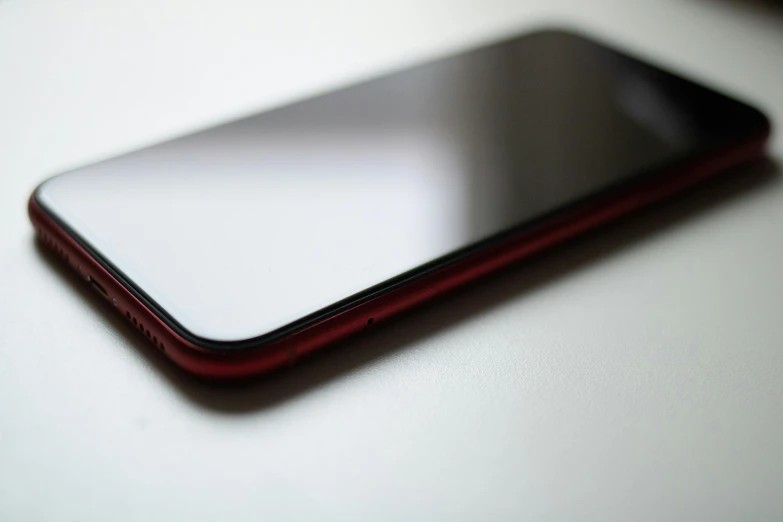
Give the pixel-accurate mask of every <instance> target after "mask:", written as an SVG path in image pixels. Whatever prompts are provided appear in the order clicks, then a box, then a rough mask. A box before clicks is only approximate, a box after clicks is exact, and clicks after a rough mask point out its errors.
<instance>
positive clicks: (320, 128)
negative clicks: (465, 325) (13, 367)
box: [39, 33, 721, 341]
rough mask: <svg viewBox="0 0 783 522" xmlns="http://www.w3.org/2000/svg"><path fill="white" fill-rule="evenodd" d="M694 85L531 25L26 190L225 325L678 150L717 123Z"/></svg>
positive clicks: (295, 304)
mask: <svg viewBox="0 0 783 522" xmlns="http://www.w3.org/2000/svg"><path fill="white" fill-rule="evenodd" d="M694 96H698V97H699V99H700V100H702V101H701V102H700V103H702V104H705V103H707V102H706V101H704V100H710V99H711V98H709V97H710V96H712V97H713V98H714V97H716V96H717V95H715V94H713V93H709V92H707V91H705V90H701V89H699V88H697V87H695V86H693V85H691V84H685V83H684V82H681V81H679V80H677V79H675V78H673V77H670V76H667V75H665V74H663V73H661V72H659V71H653V70H652V69H648V68H646V67H644V66H642V65H640V64H638V63H637V62H633V61H631V60H629V59H627V58H624V57H621V56H618V55H616V54H614V53H611V52H609V51H607V50H605V49H603V48H600V47H597V46H595V45H593V44H590V43H588V42H586V41H584V40H581V39H578V38H575V37H571V36H567V35H564V34H559V33H542V34H538V35H534V36H530V37H525V38H521V39H517V40H513V41H509V42H505V43H501V44H498V45H495V46H492V47H488V48H485V49H482V50H479V51H474V52H471V53H468V54H465V55H462V56H459V57H454V58H449V59H445V60H442V61H438V62H434V63H431V64H426V65H423V66H419V67H416V68H414V69H411V70H408V71H405V72H403V73H399V74H396V75H391V76H388V77H384V78H381V79H378V80H374V81H371V82H369V83H366V84H363V85H360V86H357V87H352V88H349V89H345V90H342V91H339V92H336V93H333V94H328V95H325V96H321V97H318V98H315V99H312V100H308V101H305V102H302V103H299V104H296V105H294V106H290V107H287V108H283V109H278V110H275V111H272V112H269V113H266V114H262V115H259V116H255V117H252V118H248V119H245V120H242V121H239V122H236V123H233V124H230V125H226V126H222V127H219V128H216V129H213V130H209V131H206V132H201V133H198V134H195V135H192V136H188V137H185V138H181V139H178V140H175V141H172V142H168V143H165V144H162V145H159V146H156V147H153V148H150V149H146V150H143V151H139V152H135V153H133V154H130V155H127V156H124V157H121V158H118V159H114V160H110V161H106V162H103V163H100V164H97V165H94V166H90V167H86V168H82V169H79V170H77V171H74V172H70V173H67V174H65V175H62V176H59V177H57V178H54V179H52V180H51V181H49V182H47V183H46V184H45V185H44V186H43V188H42V189H41V191H40V192H39V199H40V201H41V203H42V204H44V205H45V206H46V207H47V208H48V209H49V210H50V211H52V212H54V213H55V214H56V215H57V216H58V217H59V218H60V219H61V220H63V221H64V222H66V223H67V224H68V225H69V226H70V227H71V228H72V229H73V230H75V231H76V232H77V233H78V234H79V235H80V236H81V237H82V238H83V239H84V240H86V241H87V242H88V243H89V244H91V245H92V246H93V247H94V249H95V250H97V251H98V252H100V254H101V255H102V256H103V257H104V258H105V259H107V260H108V261H109V262H111V263H112V264H113V265H114V266H116V267H117V268H118V269H119V270H120V271H122V272H123V273H124V274H125V275H126V276H127V277H128V278H129V279H130V280H131V281H132V282H133V283H134V284H135V285H136V287H137V288H140V289H142V290H143V291H144V292H145V293H146V294H148V295H149V297H151V298H152V299H153V300H154V301H155V302H156V303H158V305H160V306H161V307H162V308H163V309H164V310H165V311H166V312H167V313H168V314H170V315H171V316H172V317H173V318H174V319H175V320H176V321H177V322H178V323H179V324H180V325H182V326H183V327H184V328H186V329H187V330H189V331H190V332H191V333H193V334H195V335H197V336H200V337H204V338H207V339H210V340H216V341H235V340H242V339H247V338H252V337H255V336H259V335H262V334H265V333H268V332H270V331H272V330H274V329H276V328H280V327H282V326H284V325H286V324H288V323H290V322H291V321H294V320H296V319H299V318H301V317H303V316H305V315H307V314H310V313H313V312H316V311H317V310H319V309H322V308H324V307H326V306H329V305H330V304H333V303H335V302H336V301H339V300H341V299H344V298H347V297H349V296H351V295H353V294H356V293H358V292H361V291H362V290H364V289H367V288H368V287H371V286H373V285H377V284H379V283H381V282H383V281H385V280H388V279H389V278H392V277H394V276H396V275H398V274H401V273H403V272H406V271H409V270H412V269H414V268H416V267H417V266H420V265H422V264H423V263H426V262H429V261H432V260H434V259H436V258H438V257H441V256H443V255H445V254H448V253H450V252H453V251H455V250H457V249H459V248H462V247H465V246H467V245H470V244H471V243H473V242H476V241H478V240H480V239H483V238H486V237H489V236H491V235H492V234H496V233H498V232H501V231H503V230H504V229H507V228H509V227H511V226H514V225H517V224H520V223H523V222H525V221H526V220H529V219H531V218H533V217H535V216H537V215H540V214H541V213H543V212H547V211H551V210H553V209H555V208H557V207H560V206H563V205H565V204H568V203H569V202H573V201H575V200H578V199H580V198H583V197H585V196H587V195H589V194H591V193H594V192H596V191H599V190H600V189H602V188H605V187H607V186H609V185H611V184H613V183H616V182H618V181H620V180H622V179H624V178H627V177H629V176H631V175H633V174H636V173H639V172H640V171H642V170H644V169H649V168H651V167H654V166H656V165H661V164H663V163H665V162H667V161H670V160H672V159H674V158H676V157H678V156H679V155H682V154H683V153H684V152H686V151H688V150H690V149H692V148H693V147H695V146H696V145H697V139H698V140H702V141H703V140H705V139H710V136H709V133H710V132H720V131H721V129H720V128H719V126H717V125H716V124H715V122H714V121H712V120H710V119H709V118H714V116H708V114H711V112H710V111H707V110H704V111H703V112H704V114H703V115H702V114H700V113H698V110H699V109H698V107H697V105H694V103H693V101H692V100H693V99H694ZM694 107H696V109H694ZM710 129H713V130H710Z"/></svg>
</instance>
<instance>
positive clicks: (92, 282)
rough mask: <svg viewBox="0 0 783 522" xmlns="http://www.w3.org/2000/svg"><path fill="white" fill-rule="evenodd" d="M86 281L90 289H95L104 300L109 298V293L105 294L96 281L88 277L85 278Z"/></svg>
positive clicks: (104, 290)
mask: <svg viewBox="0 0 783 522" xmlns="http://www.w3.org/2000/svg"><path fill="white" fill-rule="evenodd" d="M87 279H88V280H89V281H90V284H91V285H92V287H93V288H94V289H95V291H96V292H98V293H99V294H101V295H102V296H103V297H105V298H106V299H108V298H109V293H108V292H106V289H105V288H103V286H101V284H100V283H99V282H98V281H96V280H95V279H93V278H92V277H89V276H88V277H87Z"/></svg>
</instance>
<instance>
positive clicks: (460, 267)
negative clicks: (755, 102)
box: [28, 127, 770, 380]
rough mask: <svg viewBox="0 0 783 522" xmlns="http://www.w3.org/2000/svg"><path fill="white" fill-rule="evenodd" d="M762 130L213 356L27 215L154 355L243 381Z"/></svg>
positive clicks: (56, 229) (713, 159) (614, 212)
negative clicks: (279, 333) (276, 334)
mask: <svg viewBox="0 0 783 522" xmlns="http://www.w3.org/2000/svg"><path fill="white" fill-rule="evenodd" d="M769 134H770V130H769V127H767V128H766V129H764V130H763V131H762V132H760V133H758V134H755V135H753V136H751V137H749V138H748V139H746V140H744V141H742V142H738V143H735V144H733V145H730V146H727V147H724V148H723V149H721V150H719V151H717V152H713V153H710V154H708V155H706V156H704V157H701V158H697V159H694V160H691V161H689V162H686V163H684V164H681V165H679V166H676V167H674V168H670V169H667V170H664V171H661V172H660V173H658V174H656V175H653V176H651V177H646V178H644V179H642V180H640V181H637V182H635V183H632V184H630V185H627V186H625V187H623V188H622V189H620V190H618V191H615V192H613V193H611V194H608V195H607V194H604V195H599V196H596V197H595V198H593V199H592V200H590V201H588V202H587V203H584V204H581V205H579V206H577V207H576V208H572V209H569V210H568V211H566V212H565V213H562V214H557V215H555V216H553V217H552V218H550V219H548V220H546V221H544V222H542V223H539V224H538V225H536V226H534V227H531V228H527V229H525V230H523V231H521V232H519V233H517V234H513V235H511V236H508V237H506V238H504V239H503V240H502V241H500V242H498V243H495V244H493V245H491V246H488V247H486V248H484V249H480V250H478V251H474V252H473V253H471V254H468V255H467V256H465V257H463V258H460V259H458V260H457V261H454V262H453V263H451V264H449V265H447V266H444V267H441V268H439V269H436V270H433V271H432V272H429V273H427V274H425V275H423V276H421V277H419V278H417V279H415V280H413V281H411V282H409V283H407V284H404V285H402V286H399V287H396V288H393V289H391V290H389V291H387V292H385V293H383V294H381V295H378V296H377V297H374V298H372V299H370V300H368V301H365V302H361V303H358V304H356V305H355V306H352V307H349V308H348V309H344V310H342V311H339V312H336V313H334V314H332V315H329V316H328V317H325V318H323V319H321V320H320V321H318V322H316V323H314V324H311V325H307V326H304V327H301V328H300V329H298V330H295V331H293V332H291V333H289V334H287V335H285V336H284V337H282V338H279V339H277V340H274V341H269V342H266V343H263V344H259V345H258V346H255V347H252V348H246V349H231V350H214V349H209V348H207V347H204V346H200V345H198V344H196V343H194V342H191V341H189V340H188V339H185V338H184V337H182V336H181V335H179V334H178V333H177V332H176V331H174V330H173V329H172V328H171V327H170V326H169V325H168V324H167V323H166V322H165V321H164V320H163V319H162V318H161V317H160V316H158V314H157V313H156V312H155V311H154V310H152V309H150V308H149V307H147V306H146V305H145V304H144V303H142V302H141V301H140V300H139V299H138V298H137V297H136V296H135V295H134V294H133V293H132V292H131V291H130V290H129V289H128V288H127V287H126V286H125V285H124V284H123V283H122V282H120V281H119V280H117V279H116V278H115V277H114V276H113V275H112V274H111V273H110V272H109V271H108V270H107V269H106V268H104V266H103V265H102V264H101V263H100V262H99V261H98V260H97V259H95V258H94V257H93V256H92V255H91V254H90V253H89V252H88V251H86V250H85V249H84V248H83V247H82V246H81V245H80V244H79V242H78V241H76V240H75V239H74V238H73V237H72V236H71V235H70V234H69V233H68V231H66V230H65V229H64V228H63V227H62V226H60V225H59V224H58V223H57V222H56V221H55V220H54V219H53V218H52V217H51V216H50V215H49V214H48V213H47V212H46V210H45V209H44V208H42V207H41V206H40V205H39V204H38V203H37V201H36V199H35V193H33V195H32V196H31V197H30V200H29V205H28V212H29V215H30V219H31V221H32V222H33V225H34V227H35V229H36V232H37V234H38V236H39V238H40V239H41V240H42V242H43V243H44V244H45V245H47V246H48V247H50V248H51V249H53V250H54V251H55V252H56V253H58V254H59V257H60V258H61V259H62V260H63V261H64V262H65V263H66V264H67V265H68V266H70V267H71V268H72V269H74V270H75V271H76V272H77V273H79V275H80V276H81V278H82V279H83V280H86V281H88V282H90V281H95V282H97V283H98V284H99V285H100V287H102V288H103V289H104V290H105V293H106V297H107V299H108V301H109V302H111V303H112V304H113V308H115V309H116V310H117V311H118V312H119V313H120V314H121V315H122V316H124V317H125V318H126V319H127V320H129V321H131V323H132V324H133V325H134V326H135V327H136V329H137V330H140V331H141V332H142V333H143V334H144V335H145V336H146V338H147V339H149V340H150V342H151V343H152V344H153V345H154V346H155V347H156V348H158V349H159V350H161V351H163V352H164V353H165V354H166V356H168V357H169V358H170V359H171V360H172V361H174V362H175V363H176V364H177V365H178V366H180V367H181V368H183V369H185V370H186V371H188V372H190V373H192V374H195V375H197V376H200V377H205V378H209V379H222V380H230V379H242V378H247V377H252V376H255V375H258V374H262V373H265V372H268V371H270V370H273V369H276V368H279V367H282V366H285V365H289V364H292V363H293V362H295V361H296V360H297V359H299V358H300V357H302V356H303V355H306V354H309V353H311V352H313V351H315V350H317V349H319V348H322V347H324V346H326V345H328V344H331V343H333V342H334V341H337V340H339V339H342V338H344V337H346V336H348V335H351V334H353V333H356V332H359V331H361V330H362V329H364V328H365V327H367V325H368V324H377V323H378V322H380V321H382V320H385V319H387V318H389V317H391V316H393V315H395V314H397V313H399V312H402V311H403V310H407V309H409V308H411V307H413V306H415V305H418V304H420V303H423V302H424V301H427V300H429V299H432V298H434V297H436V296H438V295H440V294H443V293H444V292H447V291H449V290H451V289H454V288H456V287H458V286H462V285H464V284H466V283H468V282H471V281H474V280H475V279H477V278H479V277H481V276H484V275H486V274H489V273H490V272H494V271H497V270H499V269H500V268H503V267H505V266H507V265H509V264H511V263H514V262H516V261H519V260H521V259H524V258H527V257H529V256H531V255H532V254H534V253H537V252H540V251H542V250H544V249H546V248H549V247H552V246H554V245H556V244H558V243H561V242H563V241H565V240H566V239H569V238H572V237H574V236H576V235H578V234H581V233H584V232H586V231H588V230H590V229H594V228H596V227H598V226H600V225H603V224H606V223H608V222H610V221H613V220H615V219H617V218H618V217H620V216H623V215H626V214H629V213H630V212H633V211H636V210H639V209H642V208H644V207H647V206H649V205H652V204H653V203H656V202H658V201H660V200H662V199H665V198H668V197H670V196H673V195H675V194H677V193H680V192H683V191H685V190H687V189H689V188H691V187H694V186H696V185H698V184H700V183H702V182H704V181H707V180H708V179H710V178H712V177H714V176H716V175H717V174H719V173H721V172H723V171H725V170H727V169H729V168H730V167H733V166H735V165H738V164H740V163H743V162H746V161H749V160H751V159H754V158H758V157H760V156H762V155H763V154H764V149H765V144H766V142H767V139H768V137H769Z"/></svg>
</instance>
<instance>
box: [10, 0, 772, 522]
mask: <svg viewBox="0 0 783 522" xmlns="http://www.w3.org/2000/svg"><path fill="white" fill-rule="evenodd" d="M542 21H550V22H558V23H559V22H563V21H566V22H568V23H569V24H571V25H575V26H578V27H581V28H583V29H585V30H586V31H588V32H592V33H595V34H598V35H601V36H602V37H604V38H605V39H608V40H609V41H614V42H617V43H619V44H621V45H623V46H625V47H627V48H628V49H631V50H633V51H635V52H637V53H640V54H641V55H643V56H647V57H649V58H652V59H654V60H656V61H658V62H660V63H662V64H665V65H667V66H669V67H672V68H675V69H677V70H681V71H687V73H688V74H689V75H690V76H692V77H695V78H697V79H700V80H702V81H705V82H708V83H710V84H712V85H715V86H718V87H720V88H722V89H724V90H726V91H728V92H732V93H735V94H737V95H740V96H742V97H745V98H747V99H749V100H752V101H754V102H755V103H757V104H759V105H760V106H762V107H764V108H765V109H766V110H767V111H768V113H769V114H770V115H771V116H772V118H773V119H774V120H776V121H783V14H782V13H779V12H778V13H776V12H775V11H774V10H771V9H767V8H764V7H763V6H758V5H756V4H754V3H752V2H744V1H737V2H731V1H729V0H678V1H675V0H670V1H664V0H656V1H649V2H642V1H636V2H635V1H629V0H620V1H593V2H578V1H573V2H568V1H564V0H548V1H546V2H533V1H527V2H526V1H524V0H468V1H466V0H451V1H446V0H433V1H428V2H421V1H420V0H391V1H384V2H367V1H361V0H355V1H351V0H332V1H330V2H324V1H317V0H311V1H308V0H300V1H289V2H259V1H247V2H238V1H237V2H210V3H206V2H205V3H204V4H203V5H197V3H194V2H190V1H184V0H183V1H179V2H168V3H165V4H164V3H161V2H158V1H155V0H147V1H144V2H139V1H137V2H112V3H107V2H87V1H80V2H51V3H46V2H34V1H27V2H26V1H22V0H9V1H5V2H2V3H0V150H1V151H2V153H0V295H1V296H2V299H0V520H2V521H17V520H20V521H21V520H24V521H38V520H53V521H93V520H95V521H124V520H165V521H171V520H187V521H200V520H216V521H224V520H232V521H241V520H248V521H250V520H252V521H258V520H361V521H367V520H411V519H420V520H497V519H513V520H596V521H603V522H605V521H613V520H617V521H627V520H650V521H659V520H688V521H691V520H712V521H715V520H783V495H781V491H783V306H781V305H782V304H783V184H781V182H780V181H779V180H778V179H777V177H776V176H771V177H770V176H766V177H763V176H762V177H759V176H750V175H749V181H748V182H742V183H741V184H739V185H738V186H734V184H732V185H729V186H727V187H728V188H726V187H724V188H715V189H711V190H708V191H706V192H703V193H701V194H699V195H698V196H695V197H693V198H691V199H689V200H687V201H680V202H678V203H675V204H671V205H667V206H666V207H665V208H662V209H660V210H658V211H656V212H653V213H650V214H647V215H645V216H643V217H641V218H638V219H634V220H632V221H631V222H628V223H626V224H622V225H619V226H616V227H613V228H612V229H610V230H608V231H605V232H603V233H599V234H597V235H594V236H592V237H590V238H589V239H587V240H584V241H580V242H578V243H577V244H575V245H572V246H570V247H568V248H565V249H562V250H560V251H558V252H556V253H553V254H551V255H548V256H546V257H544V258H542V259H540V260H538V261H536V262H534V263H530V264H528V265H526V266H523V267H520V268H519V269H517V270H514V271H512V272H511V273H508V274H505V275H502V276H500V277H497V278H494V279H492V280H490V281H488V282H486V283H484V284H482V285H480V286H477V287H474V288H472V289H469V290H467V291H464V292H459V293H458V294H456V295H454V296H452V297H450V298H449V299H447V300H446V301H444V302H441V303H440V304H438V305H436V306H429V307H426V308H424V309H422V310H420V311H417V312H415V313H412V314H409V315H408V316H407V317H405V318H403V319H401V320H398V321H394V322H391V323H388V324H386V325H384V326H382V327H379V328H377V329H375V330H374V331H372V332H370V333H368V334H367V335H364V336H363V337H361V338H357V339H354V340H351V341H349V342H347V343H344V344H343V345H342V346H340V347H338V348H337V349H334V350H331V351H330V352H329V353H327V354H325V355H323V356H320V357H317V358H315V359H312V360H310V361H309V362H308V363H306V364H304V365H301V366H299V367H298V368H296V369H294V370H293V371H289V372H286V373H284V374H281V375H278V376H276V377H273V378H271V379H267V380H264V381H261V382H258V383H255V384H253V385H250V386H245V387H240V388H224V387H214V386H208V385H205V384H201V383H198V382H195V381H193V380H191V379H190V378H189V377H187V376H185V375H183V374H181V373H180V372H179V371H178V370H176V369H175V368H173V366H171V365H170V364H169V363H168V362H167V361H165V360H164V359H162V358H161V357H160V356H159V355H158V354H157V353H154V352H153V351H152V349H151V348H150V347H149V346H148V345H146V344H145V343H144V342H143V341H141V339H140V338H138V336H136V335H135V334H134V333H133V332H132V331H130V330H129V329H128V327H126V326H125V325H124V322H122V321H121V320H119V319H115V318H114V317H113V316H112V315H111V314H110V313H109V312H108V311H107V310H106V308H105V307H104V306H103V305H102V303H101V302H100V300H99V299H97V298H95V297H94V296H93V295H92V293H91V292H90V291H89V290H88V289H84V288H83V287H82V286H83V285H80V284H77V282H75V281H74V279H73V278H71V277H70V276H68V275H66V274H65V273H64V271H62V270H60V269H58V268H57V267H56V266H55V265H54V263H53V262H52V261H50V260H49V258H48V257H45V256H44V255H42V254H41V252H40V250H39V249H38V248H37V247H36V246H35V243H34V241H33V234H32V228H31V227H30V225H29V223H28V220H27V216H26V213H25V205H26V199H27V196H28V195H29V193H30V192H31V190H32V189H33V188H34V186H35V185H36V184H37V183H38V182H39V181H41V180H42V179H43V178H45V177H47V176H49V175H51V174H53V173H56V172H58V171H62V170H64V169H66V168H68V167H71V166H76V165H79V164H83V163H86V162H90V161H93V160H96V159H100V158H104V157H107V156H111V155H115V154H118V153H121V152H123V151H127V150H130V149H133V148H136V147H139V146H141V145H144V144H148V143H153V142H155V141H158V140H161V139H164V138H167V137H170V136H174V135H177V134H182V133H185V132H187V131H190V130H193V129H195V128H201V127H204V126H208V125H210V124H212V123H215V122H219V121H225V120H228V119H231V118H232V117H234V116H239V115H244V114H247V113H248V112H252V111H253V110H256V109H261V108H264V107H268V106H271V105H276V104H279V103H282V102H284V101H286V100H290V99H294V98H297V97H301V96H304V95H306V94H308V93H312V92H316V91H319V90H322V89H324V88H327V87H329V86H332V85H339V84H344V83H346V82H349V81H351V80H352V79H356V78H362V77H366V76H368V75H372V74H376V73H377V72H379V71H383V70H387V69H390V68H393V67H396V66H399V65H400V64H404V63H408V62H411V61H417V60H421V59H422V58H424V57H430V56H436V55H438V54H442V53H445V52H448V51H450V50H454V49H460V48H463V47H466V46H470V45H471V44H473V43H475V42H481V41H484V40H487V39H493V38H496V37H498V36H499V35H504V34H511V33H514V32H516V31H522V30H524V29H525V28H526V27H529V26H531V25H535V24H538V23H541V22H542ZM771 153H772V156H773V157H774V156H777V157H781V156H783V138H782V137H781V135H780V134H778V135H776V137H775V138H774V140H773V143H772V148H771ZM746 177H747V176H746ZM740 185H741V186H740Z"/></svg>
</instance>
